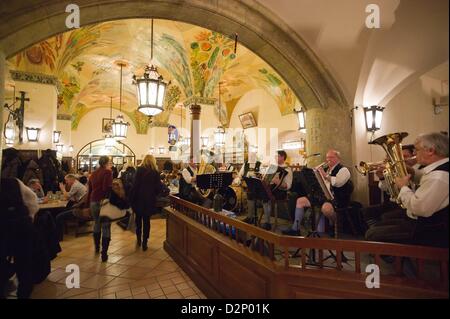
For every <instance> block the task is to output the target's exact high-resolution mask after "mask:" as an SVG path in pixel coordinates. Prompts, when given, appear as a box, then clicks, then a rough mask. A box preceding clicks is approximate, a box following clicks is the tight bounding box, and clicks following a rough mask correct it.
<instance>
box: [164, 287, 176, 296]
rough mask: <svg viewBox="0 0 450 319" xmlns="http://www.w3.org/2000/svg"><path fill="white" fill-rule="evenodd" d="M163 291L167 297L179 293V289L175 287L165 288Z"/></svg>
mask: <svg viewBox="0 0 450 319" xmlns="http://www.w3.org/2000/svg"><path fill="white" fill-rule="evenodd" d="M162 290H163V291H164V294H165V295H168V294H171V293H174V292H178V289H177V288H176V287H175V286H168V287H163V288H162Z"/></svg>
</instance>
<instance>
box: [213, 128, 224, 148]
mask: <svg viewBox="0 0 450 319" xmlns="http://www.w3.org/2000/svg"><path fill="white" fill-rule="evenodd" d="M214 144H215V146H216V147H223V146H224V145H225V129H224V128H223V127H222V126H219V127H218V128H217V129H216V131H215V132H214Z"/></svg>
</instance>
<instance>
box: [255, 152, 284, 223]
mask: <svg viewBox="0 0 450 319" xmlns="http://www.w3.org/2000/svg"><path fill="white" fill-rule="evenodd" d="M286 158H287V154H286V152H285V151H283V150H279V151H278V154H277V156H276V160H277V165H278V170H277V173H276V174H275V176H274V177H273V178H272V181H271V182H270V187H271V189H272V194H273V196H274V197H275V199H277V200H284V199H287V191H288V190H289V189H291V186H292V169H291V168H290V167H288V166H287V165H286ZM275 205H277V204H276V203H275ZM263 209H264V223H263V224H262V225H261V227H262V228H264V229H266V230H271V229H272V225H271V224H270V215H271V213H272V209H271V205H270V202H263ZM275 209H278V208H277V207H275Z"/></svg>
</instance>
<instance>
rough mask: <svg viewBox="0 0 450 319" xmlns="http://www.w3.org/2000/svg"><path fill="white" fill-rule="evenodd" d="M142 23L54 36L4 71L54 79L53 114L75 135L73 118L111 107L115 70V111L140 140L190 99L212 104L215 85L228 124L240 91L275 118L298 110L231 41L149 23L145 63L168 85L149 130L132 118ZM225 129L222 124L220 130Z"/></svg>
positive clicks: (274, 79)
mask: <svg viewBox="0 0 450 319" xmlns="http://www.w3.org/2000/svg"><path fill="white" fill-rule="evenodd" d="M150 25H151V22H150V20H143V19H132V20H119V21H112V22H106V23H100V24H95V25H90V26H86V27H83V28H80V29H75V30H73V31H69V32H66V33H63V34H59V35H56V36H54V37H52V38H49V39H47V40H45V41H43V42H40V43H38V44H36V45H34V46H33V47H31V48H28V49H26V50H24V51H22V52H20V53H19V54H17V55H16V56H14V57H12V58H11V59H9V61H8V64H9V67H10V69H12V70H18V71H25V72H33V73H41V74H47V75H52V76H55V77H56V78H57V79H58V81H59V83H60V86H59V95H58V114H62V115H71V116H72V128H73V129H76V128H77V126H78V123H79V122H80V120H81V118H82V117H83V116H84V115H85V114H87V113H88V112H89V111H91V110H93V109H96V108H103V107H109V106H110V98H111V97H112V99H113V108H114V109H118V108H119V90H120V68H119V67H118V66H117V65H116V62H117V61H118V60H124V61H126V62H127V63H128V66H127V67H126V68H124V69H123V98H122V111H123V112H124V113H126V114H127V115H128V116H129V117H130V118H131V119H132V121H133V124H134V125H135V127H136V129H137V132H138V133H140V134H145V133H146V132H147V129H148V127H149V126H150V125H167V124H168V119H169V115H170V113H171V112H177V113H178V112H180V106H181V105H182V103H188V102H189V101H190V100H192V98H193V97H198V98H200V99H201V101H202V102H201V103H204V104H212V105H215V111H216V114H218V113H217V112H218V110H219V108H218V103H216V101H217V98H218V95H219V90H218V84H219V81H220V82H221V83H222V84H221V104H222V106H223V107H222V108H220V109H221V112H222V114H221V118H222V119H229V118H230V116H231V113H232V112H233V109H234V107H235V105H236V103H237V102H238V101H239V99H240V97H242V96H243V95H244V94H245V93H246V92H248V91H250V90H253V89H264V90H266V91H267V92H268V93H269V94H270V95H271V96H272V97H273V98H274V100H275V101H276V102H277V104H278V107H279V109H280V112H281V114H282V115H285V114H289V113H292V110H293V108H294V106H295V105H299V102H298V99H297V98H296V96H295V95H294V93H293V91H292V90H291V89H290V88H289V87H288V85H287V84H286V83H285V82H284V81H283V79H282V77H281V76H280V75H279V74H277V73H276V72H275V71H274V70H273V69H272V68H271V67H270V66H269V65H268V64H267V63H265V62H264V61H263V60H262V59H260V58H259V57H258V56H257V55H255V54H254V53H252V52H251V51H249V50H247V49H246V48H245V47H243V46H242V45H240V44H238V45H237V50H236V52H234V48H235V41H234V38H229V37H227V36H224V35H222V34H219V33H216V32H213V31H210V30H207V29H204V28H200V27H197V26H194V25H190V24H186V23H181V22H175V21H168V20H154V52H153V55H154V58H153V62H154V64H155V65H156V66H157V67H158V71H159V72H160V73H161V74H162V75H163V77H164V79H166V80H170V81H171V85H170V87H169V89H168V92H167V95H166V100H165V104H166V105H165V111H164V112H163V113H161V114H159V115H158V116H156V117H155V119H154V121H153V123H152V124H150V123H149V121H148V118H147V117H146V116H144V115H143V114H141V113H140V112H138V111H136V108H137V99H136V89H135V86H134V85H133V83H132V76H133V74H137V75H140V74H142V73H143V70H144V67H145V66H146V65H147V64H148V63H149V62H150V53H151V52H150V48H151V40H150V39H151V32H150V29H151V28H150ZM225 124H226V123H225Z"/></svg>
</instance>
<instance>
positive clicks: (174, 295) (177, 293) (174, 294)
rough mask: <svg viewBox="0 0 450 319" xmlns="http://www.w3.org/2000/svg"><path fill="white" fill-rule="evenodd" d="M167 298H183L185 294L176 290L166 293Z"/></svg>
mask: <svg viewBox="0 0 450 319" xmlns="http://www.w3.org/2000/svg"><path fill="white" fill-rule="evenodd" d="M166 297H167V299H183V296H182V295H181V294H180V293H179V292H174V293H171V294H168V295H166Z"/></svg>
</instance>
